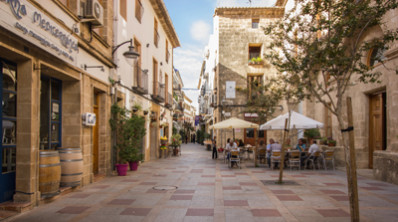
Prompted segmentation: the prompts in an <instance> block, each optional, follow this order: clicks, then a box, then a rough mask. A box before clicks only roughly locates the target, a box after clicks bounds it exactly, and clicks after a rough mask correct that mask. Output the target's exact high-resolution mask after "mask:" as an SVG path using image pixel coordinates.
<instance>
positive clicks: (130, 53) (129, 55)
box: [112, 39, 140, 59]
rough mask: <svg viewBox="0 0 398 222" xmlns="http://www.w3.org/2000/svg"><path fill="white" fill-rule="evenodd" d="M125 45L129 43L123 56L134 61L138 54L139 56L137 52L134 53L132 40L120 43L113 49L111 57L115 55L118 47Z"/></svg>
mask: <svg viewBox="0 0 398 222" xmlns="http://www.w3.org/2000/svg"><path fill="white" fill-rule="evenodd" d="M126 43H130V45H129V50H128V51H126V52H124V53H123V56H124V57H126V58H127V59H136V58H138V57H139V56H140V54H139V53H138V52H136V51H134V46H133V39H130V40H127V41H125V42H122V43H120V44H119V45H117V46H115V47H113V50H112V56H113V54H115V52H116V50H117V49H118V48H119V47H120V46H122V45H124V44H126Z"/></svg>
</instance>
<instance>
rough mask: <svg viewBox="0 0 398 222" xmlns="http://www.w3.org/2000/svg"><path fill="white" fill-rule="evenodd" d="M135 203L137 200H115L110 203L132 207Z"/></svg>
mask: <svg viewBox="0 0 398 222" xmlns="http://www.w3.org/2000/svg"><path fill="white" fill-rule="evenodd" d="M134 201H135V199H114V200H111V201H110V202H108V204H112V205H130V204H132V203H133V202H134Z"/></svg>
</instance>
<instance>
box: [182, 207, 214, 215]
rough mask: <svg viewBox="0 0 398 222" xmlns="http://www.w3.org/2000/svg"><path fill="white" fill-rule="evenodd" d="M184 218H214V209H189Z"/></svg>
mask: <svg viewBox="0 0 398 222" xmlns="http://www.w3.org/2000/svg"><path fill="white" fill-rule="evenodd" d="M185 216H201V217H206V216H214V209H205V208H189V209H188V210H187V213H186V214H185Z"/></svg>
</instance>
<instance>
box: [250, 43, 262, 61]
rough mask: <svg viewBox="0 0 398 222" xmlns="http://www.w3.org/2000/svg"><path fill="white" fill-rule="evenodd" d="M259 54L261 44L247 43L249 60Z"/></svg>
mask: <svg viewBox="0 0 398 222" xmlns="http://www.w3.org/2000/svg"><path fill="white" fill-rule="evenodd" d="M260 56H261V45H249V60H251V59H253V58H258V57H260Z"/></svg>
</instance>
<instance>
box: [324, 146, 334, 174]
mask: <svg viewBox="0 0 398 222" xmlns="http://www.w3.org/2000/svg"><path fill="white" fill-rule="evenodd" d="M327 161H330V162H331V163H332V166H333V170H335V168H334V150H326V151H325V152H324V153H323V166H324V167H325V170H327V168H326V166H327Z"/></svg>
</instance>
